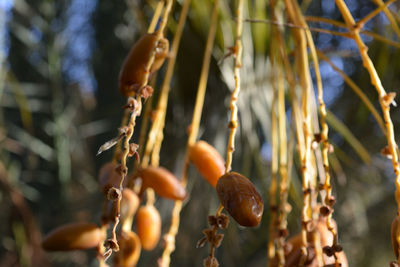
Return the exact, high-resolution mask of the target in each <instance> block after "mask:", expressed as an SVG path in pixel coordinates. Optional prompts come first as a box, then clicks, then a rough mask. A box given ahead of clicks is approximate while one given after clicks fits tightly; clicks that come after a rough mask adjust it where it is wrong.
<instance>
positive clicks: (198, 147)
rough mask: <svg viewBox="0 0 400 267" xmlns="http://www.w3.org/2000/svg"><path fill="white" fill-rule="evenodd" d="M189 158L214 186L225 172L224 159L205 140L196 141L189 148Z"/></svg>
mask: <svg viewBox="0 0 400 267" xmlns="http://www.w3.org/2000/svg"><path fill="white" fill-rule="evenodd" d="M189 160H190V161H191V162H192V163H193V164H194V165H195V166H196V168H197V170H198V171H199V172H200V173H201V175H202V176H203V177H204V178H205V179H206V180H207V182H209V183H210V184H211V185H212V186H213V187H214V188H215V186H216V185H217V182H218V179H219V178H220V177H221V176H222V175H223V174H224V172H225V161H224V159H223V158H222V157H221V155H220V154H219V153H218V151H217V150H216V149H215V148H214V147H213V146H211V145H210V144H208V143H207V142H205V141H198V142H197V143H196V144H194V145H193V146H191V147H190V148H189Z"/></svg>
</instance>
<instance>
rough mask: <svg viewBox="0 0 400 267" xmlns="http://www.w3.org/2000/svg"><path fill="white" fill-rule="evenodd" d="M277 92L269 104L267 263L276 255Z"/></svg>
mask: <svg viewBox="0 0 400 267" xmlns="http://www.w3.org/2000/svg"><path fill="white" fill-rule="evenodd" d="M277 102H278V101H277V93H276V90H275V89H274V93H273V97H272V104H271V143H272V157H271V184H270V187H269V203H270V213H271V220H270V223H269V240H268V263H271V262H272V261H273V260H274V259H275V256H276V249H275V239H276V237H277V231H276V226H277V211H278V206H277V201H276V192H277V186H278V181H277V180H278V177H277V176H278V142H279V141H278V127H277V118H276V103H277Z"/></svg>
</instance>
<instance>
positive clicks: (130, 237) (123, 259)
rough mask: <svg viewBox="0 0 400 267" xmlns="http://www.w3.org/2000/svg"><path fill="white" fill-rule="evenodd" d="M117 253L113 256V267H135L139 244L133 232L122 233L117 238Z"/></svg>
mask: <svg viewBox="0 0 400 267" xmlns="http://www.w3.org/2000/svg"><path fill="white" fill-rule="evenodd" d="M118 244H119V251H118V252H117V253H115V256H114V264H115V265H114V266H116V267H120V266H121V267H122V266H124V267H135V266H136V264H137V262H138V260H139V256H140V251H141V249H142V248H141V244H140V240H139V237H138V236H137V234H135V233H134V232H131V231H129V232H124V231H122V232H121V234H120V235H119V236H118Z"/></svg>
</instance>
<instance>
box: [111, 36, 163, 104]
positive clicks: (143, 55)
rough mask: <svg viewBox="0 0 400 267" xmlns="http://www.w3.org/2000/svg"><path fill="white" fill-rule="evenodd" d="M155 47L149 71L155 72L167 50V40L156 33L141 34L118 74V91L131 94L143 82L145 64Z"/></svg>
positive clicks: (135, 91) (127, 94) (125, 94)
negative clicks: (158, 37)
mask: <svg viewBox="0 0 400 267" xmlns="http://www.w3.org/2000/svg"><path fill="white" fill-rule="evenodd" d="M154 49H155V53H156V54H155V58H154V62H153V65H152V66H151V69H150V73H154V72H156V71H157V70H158V69H159V68H160V67H161V66H162V64H163V63H164V60H165V58H166V57H167V55H168V51H169V42H168V40H167V39H165V38H161V39H160V40H159V41H158V42H157V34H156V33H151V34H150V33H147V34H145V35H143V36H142V37H141V38H140V39H139V40H138V41H137V42H136V43H135V44H134V45H133V47H132V48H131V50H130V51H129V54H128V56H127V57H126V58H125V61H124V63H123V65H122V68H121V71H120V74H119V85H118V88H119V91H120V92H121V94H122V95H124V96H126V97H128V96H133V95H134V94H135V93H137V91H138V90H139V89H140V86H141V85H142V84H143V83H144V82H145V81H144V78H145V74H146V65H147V62H148V61H149V60H150V57H151V54H152V52H153V51H154Z"/></svg>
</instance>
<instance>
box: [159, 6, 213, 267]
mask: <svg viewBox="0 0 400 267" xmlns="http://www.w3.org/2000/svg"><path fill="white" fill-rule="evenodd" d="M189 4H190V1H189V0H186V1H185V2H184V7H183V10H182V13H181V19H180V21H181V24H182V27H183V25H184V19H185V18H186V14H187V12H188V8H189ZM217 19H218V0H216V1H214V3H213V11H212V15H211V21H210V30H209V35H208V38H207V43H206V48H205V53H204V57H203V65H202V70H201V74H200V80H199V86H198V90H197V96H196V103H195V107H194V112H193V119H192V124H191V130H190V133H189V137H188V144H187V150H186V156H185V162H184V168H183V174H182V180H181V185H182V186H183V187H185V186H186V182H187V169H188V164H189V160H188V157H189V156H188V154H189V153H191V154H192V155H193V153H195V154H196V153H197V150H196V149H195V148H193V146H194V143H195V141H196V137H197V134H198V128H199V124H200V119H201V111H202V108H203V103H204V96H205V91H206V86H207V79H208V72H209V65H210V60H211V52H212V47H213V44H214V39H215V34H216V26H217ZM181 30H182V29H181ZM177 48H178V47H177ZM177 48H176V51H177ZM176 51H175V53H176ZM171 75H172V73H171ZM165 106H166V105H165ZM197 148H198V146H197ZM204 155H205V154H203V156H204ZM197 159H199V158H198V157H197ZM214 179H215V178H214ZM215 180H216V179H215ZM181 208H182V200H177V201H175V204H174V208H173V211H172V219H171V226H170V229H169V232H168V233H167V234H166V235H165V236H164V240H165V242H166V243H165V248H164V251H163V255H162V257H161V258H160V259H159V265H160V266H169V263H170V254H171V253H172V252H173V250H174V249H175V236H176V234H177V232H178V227H179V214H180V211H181Z"/></svg>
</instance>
